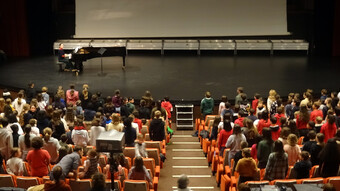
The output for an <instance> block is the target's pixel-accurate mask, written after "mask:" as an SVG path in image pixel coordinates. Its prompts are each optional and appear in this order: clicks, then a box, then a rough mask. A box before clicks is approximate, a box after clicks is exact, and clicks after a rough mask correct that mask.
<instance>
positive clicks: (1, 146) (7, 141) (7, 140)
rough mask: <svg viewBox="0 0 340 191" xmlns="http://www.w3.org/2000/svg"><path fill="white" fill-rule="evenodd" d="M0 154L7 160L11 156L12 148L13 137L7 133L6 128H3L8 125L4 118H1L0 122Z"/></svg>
mask: <svg viewBox="0 0 340 191" xmlns="http://www.w3.org/2000/svg"><path fill="white" fill-rule="evenodd" d="M0 122H1V125H0V154H1V155H2V157H3V158H4V159H5V160H7V159H9V157H10V156H11V151H12V148H13V137H12V133H11V132H10V131H8V129H7V128H4V127H6V126H7V125H8V121H7V119H6V118H2V119H1V120H0Z"/></svg>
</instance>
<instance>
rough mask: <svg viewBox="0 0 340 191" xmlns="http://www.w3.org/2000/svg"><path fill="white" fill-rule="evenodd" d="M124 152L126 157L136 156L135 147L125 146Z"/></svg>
mask: <svg viewBox="0 0 340 191" xmlns="http://www.w3.org/2000/svg"><path fill="white" fill-rule="evenodd" d="M123 154H124V156H126V157H130V158H132V159H133V158H135V147H125V148H124V151H123Z"/></svg>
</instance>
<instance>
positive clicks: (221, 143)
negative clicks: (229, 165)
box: [218, 119, 233, 156]
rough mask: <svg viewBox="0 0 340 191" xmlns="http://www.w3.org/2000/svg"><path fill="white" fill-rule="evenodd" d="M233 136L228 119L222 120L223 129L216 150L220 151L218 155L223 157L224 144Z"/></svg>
mask: <svg viewBox="0 0 340 191" xmlns="http://www.w3.org/2000/svg"><path fill="white" fill-rule="evenodd" d="M232 134H233V128H232V127H231V122H230V120H228V119H225V120H223V129H222V130H221V131H220V136H219V138H218V149H219V150H220V155H221V156H222V155H223V151H224V149H225V144H226V143H227V140H228V138H229V137H230V135H232Z"/></svg>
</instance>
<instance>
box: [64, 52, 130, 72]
mask: <svg viewBox="0 0 340 191" xmlns="http://www.w3.org/2000/svg"><path fill="white" fill-rule="evenodd" d="M103 52H104V53H103ZM112 56H121V57H122V58H123V66H122V68H123V69H124V68H125V56H126V47H122V46H120V47H102V48H99V47H83V48H79V49H78V51H77V52H75V53H72V57H71V61H72V62H74V63H75V68H76V69H77V70H79V71H80V72H81V71H83V62H84V61H86V60H89V59H92V58H98V57H99V58H100V57H112ZM101 66H102V65H101Z"/></svg>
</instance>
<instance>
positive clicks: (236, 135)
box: [225, 125, 247, 164]
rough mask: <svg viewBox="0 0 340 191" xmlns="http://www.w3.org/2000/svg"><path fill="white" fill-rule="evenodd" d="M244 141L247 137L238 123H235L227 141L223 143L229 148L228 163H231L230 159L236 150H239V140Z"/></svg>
mask: <svg viewBox="0 0 340 191" xmlns="http://www.w3.org/2000/svg"><path fill="white" fill-rule="evenodd" d="M242 141H244V142H246V141H247V139H246V137H245V136H244V135H243V133H242V130H241V127H240V126H239V125H235V126H234V129H233V134H232V135H230V136H229V138H228V140H227V143H226V144H225V147H226V148H230V151H229V156H228V160H229V164H231V159H233V158H234V156H235V154H236V152H237V151H239V150H241V142H242Z"/></svg>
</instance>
